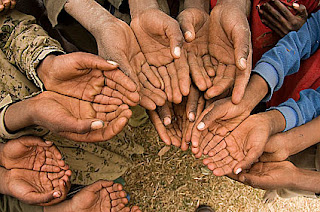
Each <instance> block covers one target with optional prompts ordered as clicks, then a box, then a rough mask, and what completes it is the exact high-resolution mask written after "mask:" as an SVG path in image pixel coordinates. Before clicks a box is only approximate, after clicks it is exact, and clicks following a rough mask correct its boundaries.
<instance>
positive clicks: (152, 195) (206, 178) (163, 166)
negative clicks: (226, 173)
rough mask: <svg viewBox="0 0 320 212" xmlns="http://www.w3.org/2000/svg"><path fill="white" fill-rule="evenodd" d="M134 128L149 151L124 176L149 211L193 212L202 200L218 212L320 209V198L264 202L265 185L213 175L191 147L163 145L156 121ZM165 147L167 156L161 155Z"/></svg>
mask: <svg viewBox="0 0 320 212" xmlns="http://www.w3.org/2000/svg"><path fill="white" fill-rule="evenodd" d="M132 133H133V138H132V139H134V140H135V141H136V142H137V143H139V144H141V145H143V146H144V148H145V153H144V154H143V155H138V156H135V157H134V158H132V160H133V162H134V166H133V167H132V168H131V169H130V170H129V171H128V172H127V174H126V175H125V176H124V178H125V181H126V186H125V189H126V190H127V191H128V192H129V193H130V196H131V200H130V203H131V204H135V205H139V206H140V208H141V209H142V210H143V211H146V212H153V211H156V212H158V211H161V212H162V211H163V212H184V211H187V212H189V211H190V212H193V211H194V210H195V208H197V206H198V205H199V204H208V205H210V206H212V207H213V208H214V209H215V210H216V211H217V212H219V211H259V212H260V211H271V212H273V211H275V212H278V211H286V212H287V211H294V212H297V211H310V212H311V211H312V212H315V211H320V203H319V202H318V201H319V200H317V199H308V198H304V197H297V198H291V199H280V198H277V199H276V201H275V202H274V203H273V204H264V203H262V201H261V200H262V197H263V194H264V191H263V190H260V189H253V188H251V187H250V186H246V185H243V184H241V183H239V182H236V181H234V180H231V179H229V178H227V177H216V176H214V175H212V174H211V173H210V171H209V170H208V169H206V168H205V167H204V166H203V165H202V163H201V161H200V160H196V159H195V158H194V157H193V155H192V153H191V151H186V152H182V151H181V150H179V149H178V148H176V147H173V146H172V147H170V148H163V147H165V145H164V143H163V142H162V141H161V140H160V139H159V137H158V135H157V133H156V131H155V129H154V128H153V126H152V124H151V123H150V122H148V123H147V124H145V125H144V126H143V127H141V128H135V129H134V130H132ZM160 150H161V152H160V155H162V156H159V155H158V154H159V151H160ZM166 150H168V151H166Z"/></svg>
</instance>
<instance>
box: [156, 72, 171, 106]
mask: <svg viewBox="0 0 320 212" xmlns="http://www.w3.org/2000/svg"><path fill="white" fill-rule="evenodd" d="M158 71H159V74H160V76H161V78H162V79H163V81H164V90H165V92H166V94H167V97H168V101H169V102H172V101H173V96H172V95H173V94H172V87H171V79H170V76H169V73H168V70H167V68H166V67H164V66H161V67H159V68H158Z"/></svg>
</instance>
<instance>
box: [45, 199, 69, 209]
mask: <svg viewBox="0 0 320 212" xmlns="http://www.w3.org/2000/svg"><path fill="white" fill-rule="evenodd" d="M71 201H72V199H71V200H65V201H63V202H61V203H59V204H56V205H51V206H45V207H43V212H56V211H63V212H74V211H75V210H73V209H72V205H73V204H72V203H71Z"/></svg>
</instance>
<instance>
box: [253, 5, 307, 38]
mask: <svg viewBox="0 0 320 212" xmlns="http://www.w3.org/2000/svg"><path fill="white" fill-rule="evenodd" d="M258 12H259V15H260V17H261V21H262V23H264V24H265V25H266V26H267V27H269V28H270V29H271V30H272V31H274V32H275V33H277V34H278V35H279V36H280V37H284V36H285V35H286V34H288V33H289V32H291V31H298V30H299V29H300V28H301V27H302V25H303V24H304V23H305V22H306V21H307V19H308V11H307V9H306V7H305V6H304V5H302V4H297V3H293V5H292V6H287V5H285V4H283V3H282V2H280V1H279V0H274V1H273V2H272V3H271V2H270V3H269V2H266V3H264V4H262V5H261V6H260V7H258Z"/></svg>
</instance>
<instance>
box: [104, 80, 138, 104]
mask: <svg viewBox="0 0 320 212" xmlns="http://www.w3.org/2000/svg"><path fill="white" fill-rule="evenodd" d="M105 84H106V86H104V87H103V89H102V94H105V95H108V96H110V97H114V98H119V99H121V100H122V101H123V102H125V103H127V104H134V105H133V106H135V105H136V104H137V103H138V102H139V100H140V97H139V94H138V92H130V91H128V90H127V89H125V88H124V87H122V86H121V85H120V84H117V83H115V82H113V81H111V80H108V79H106V81H105ZM108 87H109V88H108ZM110 89H111V91H110Z"/></svg>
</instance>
